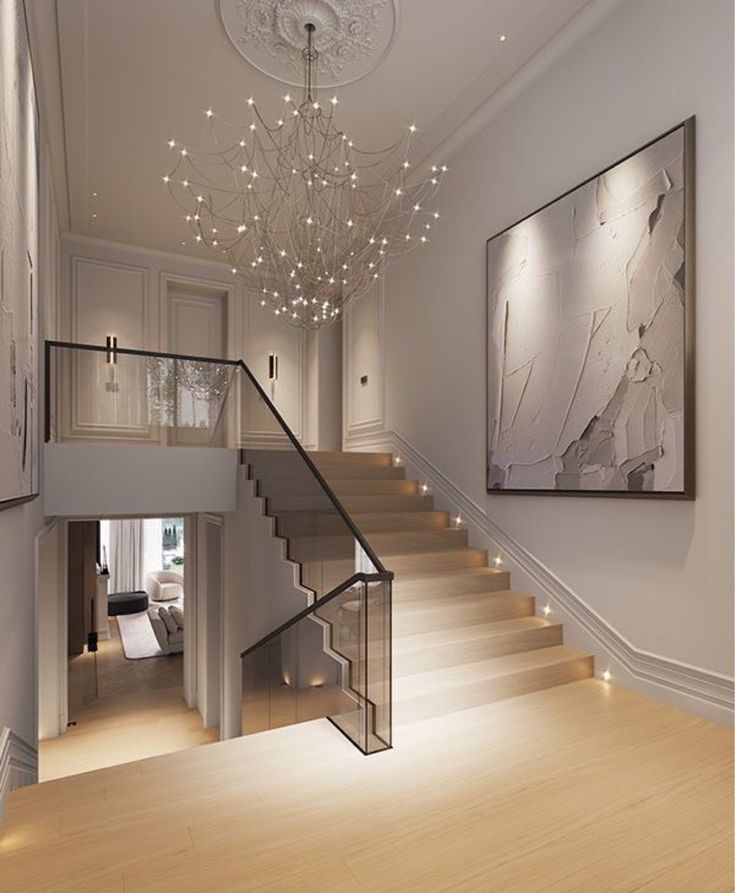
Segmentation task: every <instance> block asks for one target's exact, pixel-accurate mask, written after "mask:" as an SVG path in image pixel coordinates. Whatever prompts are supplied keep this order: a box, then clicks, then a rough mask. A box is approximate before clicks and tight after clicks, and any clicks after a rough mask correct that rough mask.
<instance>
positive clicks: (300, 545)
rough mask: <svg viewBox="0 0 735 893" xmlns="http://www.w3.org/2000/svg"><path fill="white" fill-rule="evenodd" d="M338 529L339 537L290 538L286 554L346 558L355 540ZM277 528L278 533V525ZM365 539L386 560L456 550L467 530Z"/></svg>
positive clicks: (301, 557) (464, 540)
mask: <svg viewBox="0 0 735 893" xmlns="http://www.w3.org/2000/svg"><path fill="white" fill-rule="evenodd" d="M342 529H343V530H344V531H345V532H344V533H343V535H341V536H327V535H324V536H315V537H305V536H294V537H291V538H290V542H289V555H290V557H291V558H292V559H294V560H296V561H315V560H319V559H321V558H325V559H331V558H349V557H350V556H351V555H354V553H355V540H354V537H353V535H352V533H351V532H349V531H347V530H346V527H345V525H344V524H343V525H342ZM278 530H279V533H280V532H281V527H280V525H279V528H278ZM367 540H368V542H369V543H370V545H371V546H372V547H373V549H374V550H375V552H376V554H377V555H379V556H380V557H381V559H384V560H385V561H388V559H389V558H391V557H392V556H398V555H410V554H420V553H424V552H431V551H433V550H435V549H455V548H456V549H460V548H462V547H463V546H465V545H466V544H467V532H466V531H465V530H430V531H418V532H416V533H380V534H373V535H368V536H367Z"/></svg>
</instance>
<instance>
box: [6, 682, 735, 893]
mask: <svg viewBox="0 0 735 893" xmlns="http://www.w3.org/2000/svg"><path fill="white" fill-rule="evenodd" d="M395 743H396V746H395V748H394V749H393V750H392V751H387V752H385V753H381V754H377V755H374V756H371V757H363V756H362V755H360V754H359V753H358V752H357V750H355V749H354V748H353V747H351V746H350V745H349V744H347V743H346V742H345V740H344V739H343V738H342V736H341V735H339V733H337V732H336V731H335V730H334V728H333V727H332V726H331V725H330V724H329V723H328V722H327V721H326V720H319V721H316V722H312V723H307V724H304V725H299V726H291V727H289V728H286V729H279V730H276V731H271V732H264V733H262V734H259V735H252V736H249V737H247V738H240V739H236V740H233V741H228V742H223V743H218V744H213V745H211V746H207V747H199V748H196V749H194V750H189V751H186V752H183V753H177V754H172V755H170V756H166V757H157V758H155V759H150V760H145V761H141V762H135V763H128V764H127V765H124V766H119V767H116V768H112V769H105V770H102V771H100V772H95V773H91V774H88V775H82V776H77V777H75V778H68V779H61V780H59V781H55V782H49V783H47V784H42V785H37V786H32V787H28V788H23V789H20V790H18V791H16V792H14V793H13V794H12V795H11V797H10V800H9V806H8V812H7V819H6V822H5V824H4V825H3V827H2V829H1V831H0V834H1V835H2V836H1V837H0V889H2V890H3V893H21V891H22V893H35V891H43V893H65V891H74V893H87V891H95V893H100V891H103V893H143V891H146V893H152V891H185V893H194V891H197V893H227V891H243V890H272V891H279V893H281V891H292V890H293V891H314V893H324V891H340V893H342V891H353V890H370V891H421V893H427V891H428V893H433V891H452V893H454V891H483V893H495V891H497V893H536V891H544V893H632V891H636V893H726V891H731V890H732V889H733V863H732V831H733V827H732V808H733V802H732V800H733V798H732V733H731V732H730V731H728V730H726V729H724V728H722V727H719V726H716V725H714V724H712V723H708V722H706V721H704V720H702V719H699V718H697V717H694V716H691V715H688V714H685V713H682V712H679V711H676V710H672V709H671V708H669V707H666V706H663V705H661V704H658V703H656V702H653V701H650V700H648V699H645V698H643V697H641V696H639V695H637V694H633V693H630V692H627V691H625V690H623V689H619V688H616V687H614V686H611V685H609V684H606V683H604V682H602V681H600V680H596V679H588V680H584V681H581V682H575V683H571V684H567V685H562V686H559V687H557V688H552V689H548V690H546V691H540V692H534V693H532V694H527V695H525V696H522V697H518V698H514V699H511V700H507V701H499V702H496V703H492V704H487V705H485V706H481V707H476V708H473V709H468V710H463V711H459V712H454V713H452V714H451V715H448V716H438V717H433V718H431V719H426V720H423V721H420V722H414V723H409V724H407V725H404V726H400V727H399V728H398V729H397V730H396V742H395Z"/></svg>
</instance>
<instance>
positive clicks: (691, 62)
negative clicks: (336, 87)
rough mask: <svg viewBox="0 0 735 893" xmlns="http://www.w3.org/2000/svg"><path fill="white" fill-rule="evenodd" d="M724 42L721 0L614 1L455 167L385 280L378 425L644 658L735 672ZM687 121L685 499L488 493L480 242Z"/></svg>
mask: <svg viewBox="0 0 735 893" xmlns="http://www.w3.org/2000/svg"><path fill="white" fill-rule="evenodd" d="M732 32H733V6H732V3H731V2H730V0H708V2H706V3H691V2H688V0H625V2H622V3H619V4H617V5H613V7H612V10H611V12H610V14H609V15H608V16H607V17H606V18H603V19H602V21H601V22H600V23H599V24H598V25H597V26H596V27H595V29H594V30H593V31H591V32H590V33H589V34H588V35H586V36H585V37H584V38H583V39H582V40H581V41H580V42H578V43H576V44H575V45H573V46H572V47H571V48H569V49H568V52H567V53H566V54H564V55H563V56H562V57H561V58H559V59H557V60H556V61H554V62H553V64H551V65H550V67H548V69H547V70H546V71H543V72H542V75H541V76H540V77H538V78H537V79H536V80H535V81H534V82H533V83H531V84H530V86H529V87H528V88H527V89H526V90H525V92H523V93H521V94H520V95H518V96H517V97H516V98H514V99H512V101H510V102H509V104H507V105H506V106H505V107H503V108H501V109H500V111H499V112H498V113H497V114H496V115H495V116H494V117H493V118H492V119H491V120H490V123H489V124H488V125H487V126H486V127H485V128H484V129H483V130H481V131H480V132H478V133H477V135H476V136H474V137H473V138H472V139H471V140H470V141H469V142H468V143H467V144H466V145H465V146H463V147H462V148H461V149H459V150H458V151H457V152H456V153H454V155H452V157H451V158H450V159H449V166H450V173H449V174H448V176H447V179H446V181H445V188H444V190H443V194H442V196H441V200H440V203H439V205H440V210H441V212H442V219H441V220H440V225H439V226H437V228H436V229H435V231H434V232H435V235H434V237H433V240H432V242H431V244H430V245H429V247H428V248H427V250H426V251H425V252H423V253H414V254H413V255H411V256H410V257H408V258H406V259H405V260H404V261H402V262H401V263H400V264H398V265H397V266H396V267H394V268H392V269H391V270H390V271H389V275H388V279H387V308H386V313H387V320H386V350H387V356H386V376H387V378H386V391H387V410H386V413H387V418H386V425H385V427H386V428H387V429H392V430H395V431H397V432H398V433H400V434H401V435H403V436H404V437H405V438H406V440H407V441H409V442H410V443H411V444H413V445H414V446H415V447H416V448H417V450H419V451H420V452H421V453H422V454H423V455H424V456H426V457H427V458H428V459H429V460H430V461H431V462H432V463H433V464H434V465H435V466H436V467H437V468H439V469H440V470H441V471H442V472H443V473H444V474H445V475H446V476H447V477H448V478H449V479H450V480H451V481H452V482H453V483H454V484H456V485H457V486H458V487H459V488H460V489H461V490H462V491H463V492H464V493H466V494H467V495H469V496H470V497H471V498H472V499H473V500H474V501H475V502H477V503H478V504H480V505H481V506H483V507H485V508H486V510H487V512H488V513H489V515H490V517H491V518H492V519H493V520H494V521H496V522H497V523H498V524H499V525H500V526H501V527H502V528H504V529H505V530H507V531H508V532H509V533H510V534H511V535H512V536H514V537H515V538H516V539H517V540H518V541H520V542H521V543H522V544H523V545H524V546H525V547H526V548H527V549H528V550H529V551H530V552H531V553H532V554H533V555H535V556H536V557H537V558H538V559H539V560H540V561H542V562H543V563H544V564H545V565H547V566H548V567H549V568H550V569H551V570H552V571H553V572H554V573H555V574H556V575H557V576H558V577H560V578H561V579H562V580H563V581H564V582H565V583H566V584H568V585H569V586H570V587H571V588H572V589H573V590H575V591H576V592H577V593H579V594H580V595H581V596H582V597H583V598H584V599H585V601H587V603H588V604H589V605H590V606H591V607H592V608H594V609H595V610H596V611H597V612H598V613H599V614H600V615H601V616H602V617H603V618H604V619H605V620H606V621H607V622H608V623H609V624H611V625H612V626H613V627H615V628H616V629H617V630H618V631H619V632H620V633H621V634H622V635H624V636H625V637H626V638H627V639H629V640H630V641H631V642H632V643H633V644H634V645H635V646H636V647H637V648H639V649H644V650H647V651H650V652H653V653H655V654H659V655H663V656H665V657H668V658H671V659H673V660H676V661H680V662H683V663H686V664H691V665H693V666H695V667H699V668H703V669H705V670H709V671H713V672H718V673H723V674H726V675H732V665H733V653H732V630H733V436H732V434H733V44H732ZM692 114H696V116H697V171H696V175H697V214H696V234H697V247H696V250H697V283H696V288H697V307H696V315H697V333H696V340H697V403H698V409H697V499H696V501H695V502H667V501H660V500H656V499H650V500H639V499H636V500H627V499H609V498H608V499H605V498H595V497H590V498H578V497H567V496H553V497H546V498H540V497H533V496H513V495H507V494H503V495H500V496H497V495H496V496H494V497H491V496H488V495H487V494H486V492H485V482H484V472H485V240H486V239H487V238H488V237H489V236H491V235H493V234H494V233H496V232H498V231H499V230H501V229H503V228H504V227H506V226H507V225H508V224H510V223H512V222H513V221H515V220H517V219H519V218H521V217H523V216H524V215H525V214H527V213H529V212H531V211H533V210H535V209H536V208H538V207H539V206H541V205H542V204H544V203H545V202H547V201H549V200H551V199H553V198H554V197H555V196H557V195H559V194H561V193H562V192H564V191H566V190H567V189H569V188H570V187H572V186H574V185H575V184H576V183H578V182H580V181H581V180H583V179H585V178H586V177H588V176H589V175H591V174H593V173H595V172H596V171H598V170H600V169H601V168H603V167H604V166H606V165H608V164H610V163H612V162H614V161H615V160H616V159H617V158H620V157H622V156H623V155H625V154H626V153H628V152H630V151H632V150H633V149H635V148H636V147H637V146H639V145H642V144H643V143H645V142H646V141H648V140H650V139H652V138H654V137H655V136H657V135H658V134H660V133H662V132H664V131H665V130H667V129H668V128H670V127H671V126H673V125H675V124H677V123H678V122H680V121H682V120H683V119H685V118H687V117H688V116H690V115H692ZM442 160H443V159H442ZM352 338H353V340H354V335H353V336H352ZM346 386H348V385H346Z"/></svg>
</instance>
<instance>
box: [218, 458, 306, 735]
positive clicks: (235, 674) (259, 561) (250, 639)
mask: <svg viewBox="0 0 735 893" xmlns="http://www.w3.org/2000/svg"><path fill="white" fill-rule="evenodd" d="M263 512H264V500H263V499H260V498H258V497H256V496H255V483H254V482H253V481H250V480H248V479H247V468H246V466H241V469H240V476H239V483H238V508H237V511H236V512H230V513H228V514H226V515H225V516H224V530H225V534H224V560H225V572H224V609H223V612H222V618H223V629H224V636H223V649H222V672H223V701H222V736H223V738H233V737H235V736H237V735H239V734H240V730H241V724H240V720H241V703H240V701H241V693H242V664H241V661H240V654H241V653H242V652H243V651H244V649H245V648H247V647H249V646H250V645H253V644H254V643H255V642H257V641H258V640H259V639H260V638H262V637H263V636H265V635H267V634H268V633H269V632H270V631H271V630H273V629H275V628H276V627H277V626H279V625H280V624H281V623H283V622H285V621H286V620H288V619H289V618H290V617H292V616H293V615H294V614H296V613H298V611H300V610H302V609H303V608H305V607H306V605H307V603H308V602H307V595H306V593H305V592H304V591H303V590H301V589H300V588H299V587H298V586H297V585H296V583H295V582H294V581H295V576H294V572H295V567H296V566H295V565H294V564H293V563H291V562H290V561H288V560H287V559H286V558H285V545H286V543H285V540H282V539H279V538H277V537H275V536H274V535H273V531H274V526H275V522H274V521H273V519H272V518H269V517H267V516H266V515H264V513H263Z"/></svg>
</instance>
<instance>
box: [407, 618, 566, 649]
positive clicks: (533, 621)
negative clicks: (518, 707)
mask: <svg viewBox="0 0 735 893" xmlns="http://www.w3.org/2000/svg"><path fill="white" fill-rule="evenodd" d="M555 625H556V624H555V623H554V622H553V621H550V620H546V619H545V618H544V617H536V615H535V614H533V615H531V616H530V617H513V618H511V619H509V620H495V621H493V622H492V623H475V624H472V625H471V626H459V627H455V628H453V629H439V630H436V631H434V632H426V633H415V634H414V635H410V634H409V635H403V636H394V637H393V651H394V653H396V654H399V653H400V654H410V653H411V652H413V651H423V650H424V649H428V648H431V649H433V648H441V647H442V646H444V645H457V644H462V643H470V642H475V641H478V640H481V639H482V640H485V639H493V638H499V637H501V636H504V635H507V634H508V633H515V632H525V631H528V630H534V629H548V628H549V627H550V626H555Z"/></svg>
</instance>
